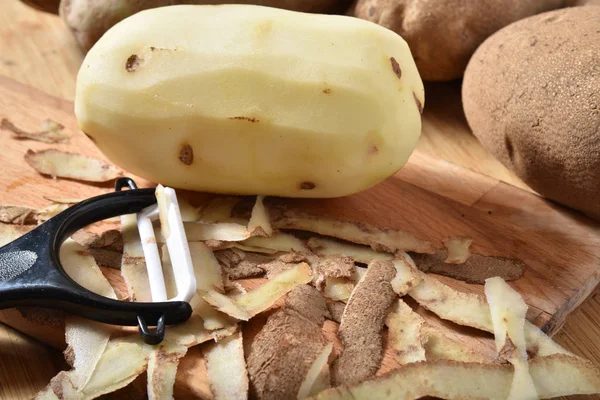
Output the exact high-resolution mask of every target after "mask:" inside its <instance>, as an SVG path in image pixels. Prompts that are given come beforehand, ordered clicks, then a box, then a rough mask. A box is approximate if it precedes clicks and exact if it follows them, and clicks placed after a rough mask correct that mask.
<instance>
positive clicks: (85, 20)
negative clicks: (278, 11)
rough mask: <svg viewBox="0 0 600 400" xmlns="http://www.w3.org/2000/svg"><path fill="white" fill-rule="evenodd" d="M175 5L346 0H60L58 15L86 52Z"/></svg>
mask: <svg viewBox="0 0 600 400" xmlns="http://www.w3.org/2000/svg"><path fill="white" fill-rule="evenodd" d="M30 2H32V1H30ZM42 2H43V1H41V0H39V1H35V3H42ZM49 3H50V2H49ZM176 4H216V5H218V4H255V5H262V6H269V7H277V8H283V9H287V10H293V11H302V12H311V13H326V12H333V11H339V10H340V9H341V7H346V6H347V4H348V0H238V1H226V0H220V1H219V0H216V1H209V0H61V2H60V16H61V17H62V19H63V20H64V22H65V23H66V25H67V26H68V27H69V28H70V29H71V31H72V32H73V35H75V39H76V40H77V42H78V43H79V45H80V47H81V48H82V49H83V50H84V51H86V52H87V51H88V50H89V49H90V48H91V47H92V46H93V45H94V43H96V41H98V39H100V37H101V36H102V35H103V34H104V32H106V31H107V30H108V29H110V28H111V27H112V26H113V25H115V24H116V23H117V22H119V21H121V20H123V19H125V18H127V17H129V16H131V15H133V14H135V13H137V12H139V11H142V10H146V9H149V8H156V7H164V6H170V5H176Z"/></svg>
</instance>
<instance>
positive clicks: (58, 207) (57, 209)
mask: <svg viewBox="0 0 600 400" xmlns="http://www.w3.org/2000/svg"><path fill="white" fill-rule="evenodd" d="M69 206H70V205H69V204H64V203H62V204H59V203H56V204H50V205H49V206H46V207H44V208H42V209H40V210H37V211H36V212H35V219H36V221H37V223H38V224H41V223H42V222H46V221H48V220H49V219H50V218H52V217H55V216H57V215H58V214H60V213H61V212H63V211H65V210H66V209H67V208H69Z"/></svg>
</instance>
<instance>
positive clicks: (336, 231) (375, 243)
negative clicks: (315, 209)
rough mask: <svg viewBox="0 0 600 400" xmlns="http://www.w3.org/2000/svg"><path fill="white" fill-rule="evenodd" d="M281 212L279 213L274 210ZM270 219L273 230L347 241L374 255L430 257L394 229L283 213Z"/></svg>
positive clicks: (421, 243)
mask: <svg viewBox="0 0 600 400" xmlns="http://www.w3.org/2000/svg"><path fill="white" fill-rule="evenodd" d="M278 211H281V210H278ZM273 214H274V215H279V216H278V217H277V218H274V219H273V221H272V223H273V226H274V227H276V228H279V229H298V230H303V231H308V232H313V233H318V234H320V235H326V236H331V237H334V238H338V239H343V240H347V241H349V242H352V243H357V244H364V245H368V246H371V248H372V249H373V250H375V251H383V252H388V253H395V252H397V251H415V252H417V253H432V252H433V251H434V248H433V245H432V244H431V243H430V242H428V241H426V240H422V239H419V238H417V237H416V236H414V235H413V234H412V233H410V232H406V231H402V230H397V229H382V228H378V227H376V226H373V225H369V224H363V223H358V222H349V221H341V220H336V219H331V218H326V217H315V216H312V215H307V214H302V213H297V212H293V211H291V210H283V211H282V212H279V213H273Z"/></svg>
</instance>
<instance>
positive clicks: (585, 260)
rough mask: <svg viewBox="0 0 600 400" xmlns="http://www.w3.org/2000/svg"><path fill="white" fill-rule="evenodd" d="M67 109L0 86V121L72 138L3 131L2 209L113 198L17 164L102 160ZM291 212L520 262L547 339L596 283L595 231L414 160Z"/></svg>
mask: <svg viewBox="0 0 600 400" xmlns="http://www.w3.org/2000/svg"><path fill="white" fill-rule="evenodd" d="M72 108H73V107H72V103H70V102H67V101H64V100H61V99H57V98H54V97H51V96H49V95H46V94H44V93H42V92H39V91H37V90H35V89H32V88H28V87H26V86H23V85H21V84H18V83H15V82H14V81H11V80H9V79H6V78H2V77H0V118H8V119H9V120H10V121H11V122H13V123H14V124H15V125H17V126H19V127H21V128H23V129H27V130H32V131H33V130H36V129H37V128H38V126H39V123H40V122H41V121H42V120H43V119H46V118H51V119H53V120H54V121H57V122H59V123H61V124H63V125H64V126H65V127H66V132H67V133H69V134H71V135H72V138H71V141H70V143H68V144H62V145H48V144H44V143H39V142H32V141H19V140H15V139H13V138H12V135H11V134H10V133H8V132H5V131H0V170H1V171H2V174H0V203H2V204H18V205H27V206H33V207H39V206H43V205H46V204H48V203H49V202H48V201H47V200H45V198H44V197H45V196H54V197H76V198H87V197H90V196H94V195H97V194H100V193H103V192H108V191H110V190H112V187H111V185H110V184H106V185H104V184H94V185H90V184H84V183H79V182H75V181H70V180H62V179H56V180H53V179H50V178H46V177H43V176H41V175H39V174H38V173H36V172H35V171H34V170H33V169H31V168H30V167H29V166H28V165H27V164H26V163H25V161H24V160H23V155H24V154H25V152H26V151H27V149H33V150H39V149H46V148H50V147H55V148H59V149H62V150H67V151H71V152H76V153H81V154H86V155H91V156H96V157H100V158H102V155H101V154H100V153H99V151H98V150H97V149H96V148H95V147H94V145H93V143H92V142H91V141H89V140H88V139H87V138H86V137H85V136H84V135H83V134H81V133H79V132H77V130H76V124H75V120H74V115H73V111H72ZM439 118H440V115H438V114H436V113H435V109H434V110H433V112H430V111H427V108H426V113H425V114H424V129H427V126H428V125H429V124H432V123H435V121H436V120H438V119H439ZM124 134H126V133H124ZM140 182H141V183H142V185H150V183H148V182H145V181H143V180H140V181H139V182H138V183H140ZM287 203H288V204H289V205H290V206H291V207H301V208H302V209H303V210H304V211H305V212H308V213H314V214H319V215H328V216H330V217H335V218H341V219H347V220H354V221H358V222H365V223H369V224H372V225H376V226H379V227H386V228H395V229H403V230H407V231H411V232H413V233H414V234H415V235H417V236H418V237H420V238H423V239H426V240H430V241H432V242H433V243H434V244H435V245H436V246H438V247H442V239H443V238H446V237H450V236H467V237H470V238H472V239H473V245H472V250H473V251H474V252H477V253H481V254H484V255H500V256H507V257H513V258H519V259H521V260H522V261H523V262H524V263H525V265H526V269H525V273H524V275H523V277H521V278H520V279H518V280H516V281H514V282H512V283H511V284H512V286H513V287H514V288H516V289H517V290H518V291H519V292H520V293H521V294H522V295H523V297H524V299H525V301H526V302H527V304H528V305H529V314H528V318H529V319H530V320H531V321H532V322H533V323H534V324H536V325H538V326H540V327H541V328H542V329H544V330H545V331H546V332H548V333H551V334H552V333H554V332H556V331H557V330H558V329H559V328H560V327H561V325H562V324H563V323H564V321H565V317H566V316H567V315H568V314H569V313H570V312H572V311H573V310H574V309H575V308H576V307H577V306H578V305H579V304H581V302H583V301H584V300H585V299H586V298H587V297H588V296H589V295H590V294H591V293H592V291H593V290H594V289H595V287H596V286H597V284H598V282H599V281H600V262H599V261H600V224H598V223H597V222H594V221H592V220H590V219H588V218H586V217H584V216H582V215H580V214H578V213H575V212H572V211H570V210H566V209H564V208H562V207H560V206H557V205H555V204H553V203H550V202H548V201H545V200H543V199H541V198H540V197H538V196H536V195H535V194H533V193H531V192H529V191H525V190H523V189H519V188H516V187H514V186H511V185H508V184H506V183H503V182H501V181H498V180H496V179H493V178H489V177H485V176H483V175H480V174H477V173H475V172H472V171H470V170H467V169H464V168H462V167H459V166H456V165H454V164H451V163H448V162H444V161H441V160H439V159H436V158H432V157H430V156H426V155H424V154H422V153H419V152H415V153H414V154H413V156H412V157H411V159H410V160H409V162H408V164H407V165H406V166H405V167H404V168H403V169H402V170H401V171H400V172H399V173H397V174H396V175H395V176H393V177H392V178H390V179H388V180H387V181H385V182H383V183H381V184H379V185H377V186H375V187H373V188H371V189H370V190H367V191H365V192H363V193H359V194H357V195H353V196H349V197H345V198H340V199H328V200H298V199H296V200H291V199H290V200H287ZM441 279H442V280H444V282H446V283H448V284H450V285H452V286H454V287H456V288H460V289H461V290H465V291H470V292H477V293H482V292H483V288H482V286H481V285H472V284H466V283H463V282H458V281H454V280H452V279H447V278H441ZM16 315H17V313H16V312H14V311H4V312H0V321H2V322H4V323H7V324H8V325H11V326H14V327H15V328H16V329H19V330H22V331H24V332H26V333H28V334H30V335H33V336H35V337H37V338H38V339H40V340H43V341H46V342H48V343H51V344H52V345H55V346H61V340H60V339H61V338H60V337H58V338H57V336H56V335H54V336H49V335H46V333H45V332H44V331H43V330H40V329H39V328H38V327H36V326H35V324H33V325H32V324H30V323H29V324H28V323H25V322H23V320H22V319H19V318H17V317H16ZM59 336H60V335H59ZM199 353H200V352H199V351H197V349H196V350H194V349H192V350H191V351H190V353H189V355H188V356H187V357H186V359H185V360H184V363H185V368H180V374H179V377H178V383H179V384H180V385H181V386H182V388H181V393H188V394H189V393H196V394H202V393H205V391H206V390H207V388H206V386H205V385H204V384H203V383H201V382H198V379H195V376H196V375H194V374H195V373H198V371H201V369H202V363H201V361H199V360H200V357H199ZM203 385H204V386H203Z"/></svg>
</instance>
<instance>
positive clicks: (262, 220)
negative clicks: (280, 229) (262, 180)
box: [248, 196, 273, 236]
mask: <svg viewBox="0 0 600 400" xmlns="http://www.w3.org/2000/svg"><path fill="white" fill-rule="evenodd" d="M264 198H265V196H256V203H254V207H253V208H252V214H251V215H250V221H249V222H248V231H250V233H251V235H252V236H271V235H272V234H273V227H272V226H271V220H270V219H269V212H268V211H267V208H266V207H265V205H264Z"/></svg>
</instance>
